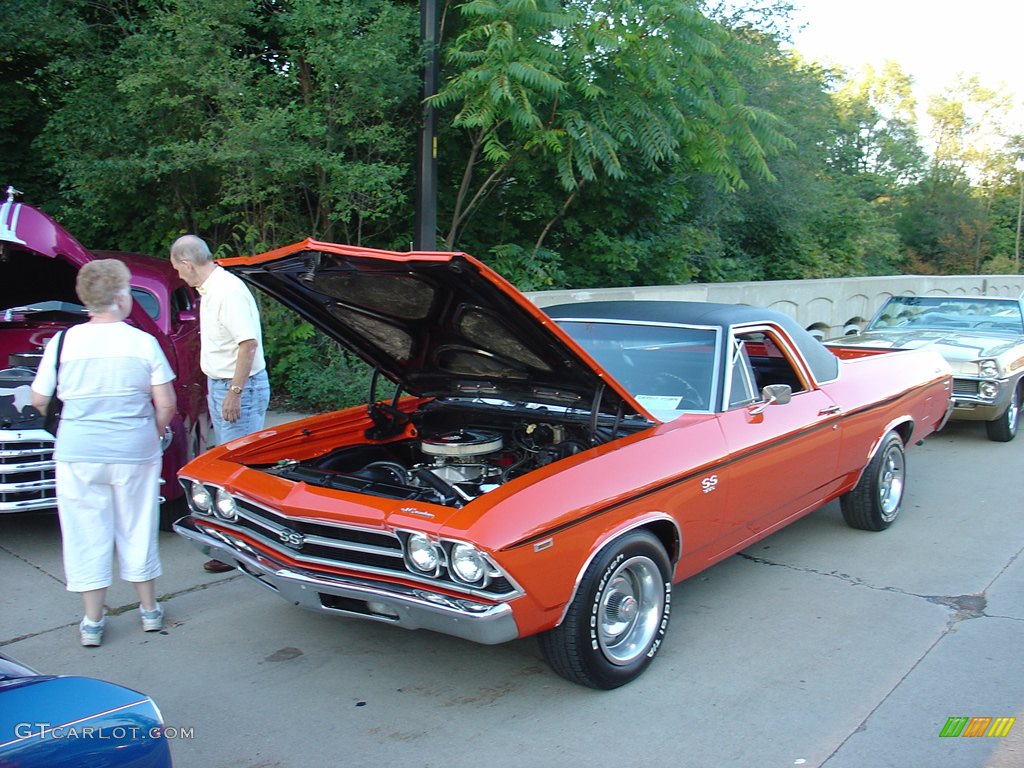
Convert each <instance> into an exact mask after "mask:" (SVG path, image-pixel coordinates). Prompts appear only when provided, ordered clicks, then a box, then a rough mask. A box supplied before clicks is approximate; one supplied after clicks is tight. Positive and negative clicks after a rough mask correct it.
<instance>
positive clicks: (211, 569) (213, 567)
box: [203, 560, 235, 573]
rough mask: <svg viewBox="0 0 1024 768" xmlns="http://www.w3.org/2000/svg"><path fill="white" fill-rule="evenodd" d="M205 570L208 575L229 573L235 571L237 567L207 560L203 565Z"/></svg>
mask: <svg viewBox="0 0 1024 768" xmlns="http://www.w3.org/2000/svg"><path fill="white" fill-rule="evenodd" d="M203 570H204V571H206V572H207V573H227V572H228V571H233V570H235V566H233V565H228V564H227V563H222V562H221V561H220V560H207V561H206V562H205V563H203Z"/></svg>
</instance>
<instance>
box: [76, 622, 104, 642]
mask: <svg viewBox="0 0 1024 768" xmlns="http://www.w3.org/2000/svg"><path fill="white" fill-rule="evenodd" d="M106 621H107V620H106V617H103V620H102V621H100V623H99V624H93V623H92V622H91V621H89V620H88V619H82V623H81V624H79V625H78V635H79V637H80V638H81V640H82V645H84V646H85V647H86V648H96V647H98V646H99V645H100V643H102V642H103V627H104V625H105V624H106Z"/></svg>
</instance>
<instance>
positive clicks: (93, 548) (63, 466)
mask: <svg viewBox="0 0 1024 768" xmlns="http://www.w3.org/2000/svg"><path fill="white" fill-rule="evenodd" d="M56 464H57V512H58V515H59V516H60V529H61V535H62V537H63V539H64V575H65V577H66V578H67V584H68V591H69V592H88V591H90V590H93V589H104V588H106V587H109V586H110V583H111V570H112V559H113V553H114V549H115V545H116V549H117V561H118V565H119V566H120V569H121V578H122V579H124V580H125V581H149V580H150V579H155V578H156V577H157V576H159V575H160V573H161V570H160V553H159V552H158V551H157V533H158V529H159V525H160V509H159V506H160V464H161V462H160V460H157V461H154V462H151V463H149V464H99V463H94V462H86V461H73V462H69V461H58V462H56Z"/></svg>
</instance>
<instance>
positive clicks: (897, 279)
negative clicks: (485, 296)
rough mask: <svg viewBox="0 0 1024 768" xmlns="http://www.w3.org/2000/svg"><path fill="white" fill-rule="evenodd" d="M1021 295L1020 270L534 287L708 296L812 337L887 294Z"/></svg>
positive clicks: (596, 295)
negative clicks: (762, 312)
mask: <svg viewBox="0 0 1024 768" xmlns="http://www.w3.org/2000/svg"><path fill="white" fill-rule="evenodd" d="M1022 294H1024V275H951V276H936V275H894V276H887V277H845V278H835V279H829V280H766V281H764V282H759V283H758V282H750V283H687V284H684V285H657V286H645V287H638V288H588V289H579V290H558V291H534V292H532V293H527V296H528V297H529V298H530V300H531V301H533V303H534V304H536V305H537V306H539V307H549V306H552V305H554V304H569V303H571V302H574V301H639V300H647V301H711V302H722V303H725V304H750V305H752V306H760V307H768V308H770V309H774V310H776V311H779V312H784V313H785V314H787V315H790V316H791V317H793V318H795V319H796V320H797V322H799V323H800V324H801V325H803V326H804V328H806V329H808V330H809V331H811V332H812V333H814V334H815V335H816V336H819V337H821V338H831V337H833V336H841V335H843V334H846V333H853V332H855V331H857V330H859V329H861V328H863V326H864V324H865V323H866V322H867V321H868V320H870V319H871V316H872V315H874V313H875V312H876V311H877V310H878V308H879V307H881V306H882V303H883V302H884V301H885V300H886V299H888V298H889V297H890V296H896V295H902V296H915V295H920V296H943V295H944V296H1008V297H1014V298H1016V297H1018V296H1021V295H1022Z"/></svg>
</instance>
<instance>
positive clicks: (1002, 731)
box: [939, 717, 1017, 738]
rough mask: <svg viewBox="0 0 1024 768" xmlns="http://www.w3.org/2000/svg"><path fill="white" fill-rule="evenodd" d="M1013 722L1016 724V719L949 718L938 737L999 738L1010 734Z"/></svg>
mask: <svg viewBox="0 0 1024 768" xmlns="http://www.w3.org/2000/svg"><path fill="white" fill-rule="evenodd" d="M1015 722H1017V718H1016V717H950V718H948V719H947V720H946V724H945V725H944V726H942V730H941V731H939V736H940V737H947V738H951V737H956V736H962V737H965V738H966V737H968V736H970V737H974V738H979V737H982V736H991V737H993V738H1001V737H1003V736H1006V735H1007V734H1008V733H1009V732H1010V729H1011V728H1012V727H1013V724H1014V723H1015Z"/></svg>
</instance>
